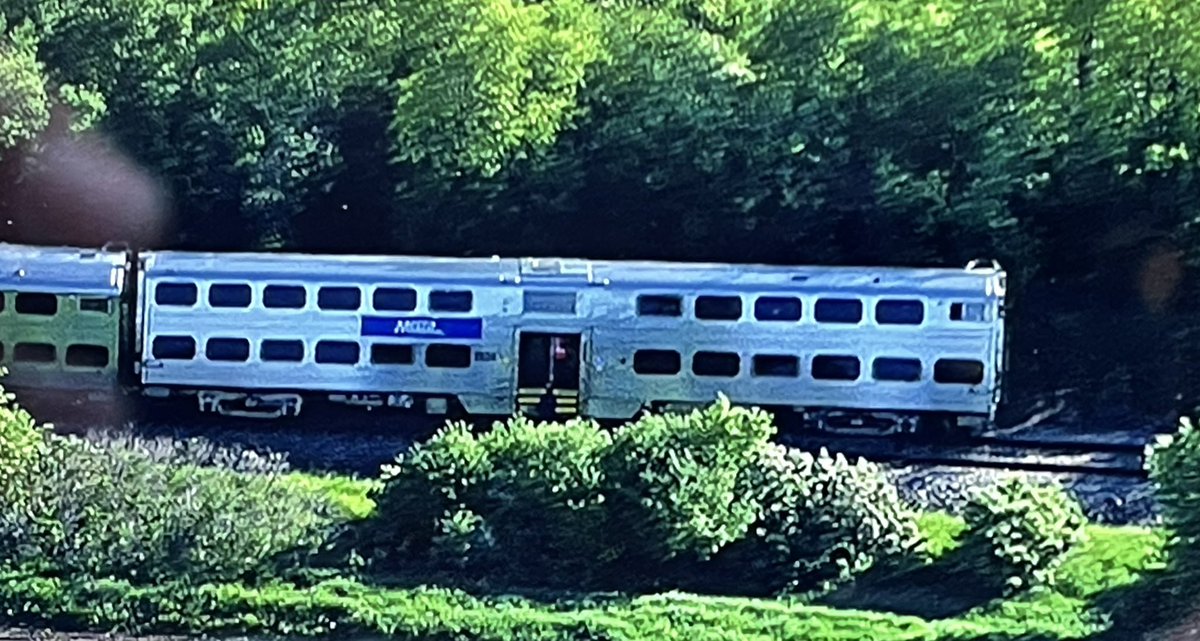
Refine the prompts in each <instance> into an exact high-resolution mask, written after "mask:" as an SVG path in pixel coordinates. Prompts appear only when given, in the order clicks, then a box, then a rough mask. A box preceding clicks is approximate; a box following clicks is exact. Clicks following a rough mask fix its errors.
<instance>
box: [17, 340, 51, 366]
mask: <svg viewBox="0 0 1200 641" xmlns="http://www.w3.org/2000/svg"><path fill="white" fill-rule="evenodd" d="M57 356H58V354H57V351H56V350H55V349H54V346H53V345H51V344H49V343H17V344H16V345H15V346H13V360H14V361H16V362H18V363H53V362H54V360H55V359H56V358H57Z"/></svg>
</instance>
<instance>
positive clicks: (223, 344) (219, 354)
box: [204, 338, 250, 362]
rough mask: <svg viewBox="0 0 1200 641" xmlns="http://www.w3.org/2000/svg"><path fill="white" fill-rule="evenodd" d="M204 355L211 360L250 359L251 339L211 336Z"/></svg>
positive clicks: (237, 360) (239, 360)
mask: <svg viewBox="0 0 1200 641" xmlns="http://www.w3.org/2000/svg"><path fill="white" fill-rule="evenodd" d="M204 357H205V358H207V359H208V360H210V361H236V362H241V361H247V360H250V341H248V340H246V339H244V338H210V339H208V342H207V343H205V344H204Z"/></svg>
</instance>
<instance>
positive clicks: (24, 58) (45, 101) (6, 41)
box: [0, 15, 50, 157]
mask: <svg viewBox="0 0 1200 641" xmlns="http://www.w3.org/2000/svg"><path fill="white" fill-rule="evenodd" d="M6 26H7V25H6V24H5V19H4V16H3V15H0V154H3V152H5V151H7V150H11V149H13V148H15V147H17V146H19V145H22V144H25V143H27V142H29V141H31V140H32V139H33V138H34V137H35V136H36V135H37V134H39V133H41V132H42V131H43V130H44V129H45V128H46V126H47V125H49V124H50V100H49V97H48V96H47V95H46V77H45V73H44V70H43V68H42V64H41V63H40V62H39V61H38V59H37V36H36V34H35V33H34V31H33V28H32V25H30V24H28V23H22V24H21V25H20V26H19V27H18V28H17V29H15V30H13V31H12V33H11V34H9V35H8V36H7V37H5V35H4V34H5V33H6V32H7V31H8V30H7V28H6ZM0 157H2V156H0Z"/></svg>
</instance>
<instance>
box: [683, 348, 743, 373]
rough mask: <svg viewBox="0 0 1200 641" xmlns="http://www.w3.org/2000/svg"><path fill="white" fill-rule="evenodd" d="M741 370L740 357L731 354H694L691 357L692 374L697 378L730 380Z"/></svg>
mask: <svg viewBox="0 0 1200 641" xmlns="http://www.w3.org/2000/svg"><path fill="white" fill-rule="evenodd" d="M741 369H742V359H741V357H740V356H738V355H737V354H734V353H732V352H696V355H695V356H693V357H692V373H693V374H695V375H697V376H722V377H725V378H732V377H734V376H737V375H738V372H739V371H741Z"/></svg>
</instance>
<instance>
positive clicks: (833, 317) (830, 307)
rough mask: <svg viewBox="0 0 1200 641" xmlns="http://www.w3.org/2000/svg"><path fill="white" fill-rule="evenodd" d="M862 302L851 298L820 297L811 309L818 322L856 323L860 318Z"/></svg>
mask: <svg viewBox="0 0 1200 641" xmlns="http://www.w3.org/2000/svg"><path fill="white" fill-rule="evenodd" d="M862 312H863V304H862V301H861V300H855V299H853V298H822V299H821V300H818V301H817V305H816V308H814V309H813V316H814V317H815V318H816V319H817V322H818V323H857V322H859V321H860V320H862Z"/></svg>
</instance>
